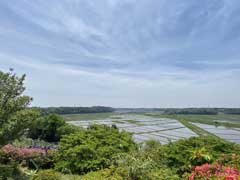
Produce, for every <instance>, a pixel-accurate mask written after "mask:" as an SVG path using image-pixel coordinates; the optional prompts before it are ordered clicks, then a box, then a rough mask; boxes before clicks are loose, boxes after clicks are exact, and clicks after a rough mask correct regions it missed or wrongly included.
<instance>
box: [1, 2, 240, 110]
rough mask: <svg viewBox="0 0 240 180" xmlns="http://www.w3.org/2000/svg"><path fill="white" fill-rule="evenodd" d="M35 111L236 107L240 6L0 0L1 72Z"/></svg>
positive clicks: (239, 97) (239, 103)
mask: <svg viewBox="0 0 240 180" xmlns="http://www.w3.org/2000/svg"><path fill="white" fill-rule="evenodd" d="M10 67H11V68H14V69H15V71H16V72H17V73H19V74H21V73H26V74H27V81H26V85H27V92H26V93H27V94H29V95H31V96H33V97H34V102H33V105H36V106H63V105H65V106H92V105H106V106H113V107H208V106H210V107H239V106H240V94H239V92H240V1H239V0H201V1H199V0H188V1H183V0H171V1H169V0H102V1H99V0H92V1H89V0H61V1H59V0H51V1H46V0H34V1H33V0H6V1H0V70H2V71H7V70H8V69H9V68H10Z"/></svg>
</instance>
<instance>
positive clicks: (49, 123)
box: [28, 114, 66, 142]
mask: <svg viewBox="0 0 240 180" xmlns="http://www.w3.org/2000/svg"><path fill="white" fill-rule="evenodd" d="M65 124H66V123H65V120H64V119H63V118H62V117H61V116H59V115H55V114H50V115H47V116H43V117H40V118H38V119H37V120H35V121H33V122H32V124H31V128H30V129H29V135H28V136H29V137H30V138H32V139H42V140H44V141H48V142H57V141H59V139H60V135H59V134H58V132H57V130H58V128H60V127H62V126H64V125H65Z"/></svg>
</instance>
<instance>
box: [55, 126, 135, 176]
mask: <svg viewBox="0 0 240 180" xmlns="http://www.w3.org/2000/svg"><path fill="white" fill-rule="evenodd" d="M136 148H137V146H136V144H135V143H134V142H133V140H132V136H131V134H129V133H127V132H120V131H119V130H118V129H116V128H112V127H108V126H100V125H93V126H91V127H90V128H89V129H87V130H82V131H79V132H77V133H75V134H70V135H68V136H64V137H63V138H61V140H60V146H59V151H58V156H57V163H56V169H57V170H60V171H64V170H66V169H67V170H70V171H71V172H72V173H78V174H83V173H86V172H89V171H94V170H97V169H100V168H106V167H109V166H110V164H111V161H112V158H113V156H115V155H117V154H119V153H124V152H129V151H131V150H133V149H136Z"/></svg>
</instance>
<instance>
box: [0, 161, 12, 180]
mask: <svg viewBox="0 0 240 180" xmlns="http://www.w3.org/2000/svg"><path fill="white" fill-rule="evenodd" d="M14 170H15V166H13V165H3V164H0V179H1V178H2V179H7V178H10V177H12V176H13V172H14Z"/></svg>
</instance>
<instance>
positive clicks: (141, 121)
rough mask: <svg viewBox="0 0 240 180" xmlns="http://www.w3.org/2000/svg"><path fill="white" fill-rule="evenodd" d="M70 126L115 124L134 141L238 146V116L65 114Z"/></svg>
mask: <svg viewBox="0 0 240 180" xmlns="http://www.w3.org/2000/svg"><path fill="white" fill-rule="evenodd" d="M64 118H65V119H66V121H67V122H68V123H69V124H73V125H77V126H81V127H83V128H87V127H88V126H89V125H91V124H102V125H108V126H111V125H116V126H117V127H118V128H119V129H120V130H122V131H127V132H131V133H133V138H134V140H135V142H137V143H142V142H144V141H147V140H157V141H159V142H160V143H162V144H166V143H169V142H173V141H177V140H179V139H186V138H190V137H197V136H201V135H213V136H216V137H218V138H221V139H225V140H227V141H230V142H234V143H239V144H240V116H239V115H162V114H157V113H154V114H144V113H126V114H124V113H123V114H121V113H98V114H77V115H64Z"/></svg>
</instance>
